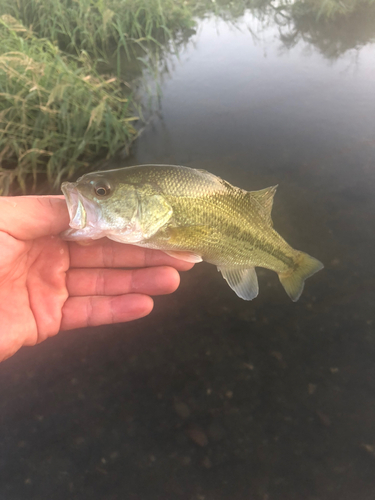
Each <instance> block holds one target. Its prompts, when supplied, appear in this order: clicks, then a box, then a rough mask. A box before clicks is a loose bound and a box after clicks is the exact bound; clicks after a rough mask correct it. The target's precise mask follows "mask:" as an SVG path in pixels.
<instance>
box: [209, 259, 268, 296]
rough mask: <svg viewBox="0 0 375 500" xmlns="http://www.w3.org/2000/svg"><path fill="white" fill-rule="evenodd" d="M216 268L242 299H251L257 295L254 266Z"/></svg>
mask: <svg viewBox="0 0 375 500" xmlns="http://www.w3.org/2000/svg"><path fill="white" fill-rule="evenodd" d="M218 270H219V271H220V272H221V274H222V275H223V278H224V279H225V280H226V281H227V283H228V285H229V286H230V287H231V289H232V290H234V291H235V292H236V294H237V295H238V296H239V297H241V299H244V300H253V299H255V297H256V296H257V295H258V292H259V286H258V278H257V275H256V272H255V268H254V267H249V268H247V269H238V268H237V269H231V268H228V267H218Z"/></svg>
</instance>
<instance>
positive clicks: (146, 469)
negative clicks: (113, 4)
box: [0, 12, 375, 500]
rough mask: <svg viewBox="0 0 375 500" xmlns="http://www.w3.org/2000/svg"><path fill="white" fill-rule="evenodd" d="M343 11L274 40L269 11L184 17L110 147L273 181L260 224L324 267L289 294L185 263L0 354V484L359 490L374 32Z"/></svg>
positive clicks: (369, 333)
mask: <svg viewBox="0 0 375 500" xmlns="http://www.w3.org/2000/svg"><path fill="white" fill-rule="evenodd" d="M368 17H369V19H372V18H371V17H370V16H368ZM364 18H365V16H364ZM364 18H363V19H364ZM351 23H352V24H350V23H349V24H347V25H345V26H341V28H340V26H338V27H337V30H336V31H335V30H332V37H333V38H334V36H335V37H336V38H335V39H334V40H333V41H332V40H331V42H332V43H328V42H329V40H328V41H327V38H326V31H324V30H323V28H322V30H321V31H317V32H313V31H312V32H311V33H310V36H309V32H308V31H306V29H305V28H306V26H302V27H300V31H298V36H297V35H296V37H295V41H296V43H295V44H294V45H293V46H290V47H287V46H286V45H285V43H284V42H283V40H285V33H286V32H290V30H289V31H288V30H286V28H285V27H282V26H280V24H279V25H278V24H277V23H276V22H275V18H274V17H267V16H266V17H263V18H262V17H259V16H257V15H256V13H254V12H253V13H251V12H247V13H246V15H245V16H243V17H241V18H239V19H236V22H235V24H234V25H233V24H228V23H225V22H223V21H217V20H215V19H214V18H212V17H210V18H208V19H205V20H203V21H201V22H200V24H199V29H198V31H197V33H196V35H194V36H193V37H192V38H191V40H190V42H189V43H188V44H187V45H186V47H185V49H183V50H182V52H181V53H180V57H179V58H178V59H172V60H169V73H168V74H164V75H163V83H162V85H161V89H162V94H161V97H160V102H159V108H158V111H157V113H156V114H155V116H154V118H153V120H152V121H151V124H150V126H149V127H148V128H147V129H146V130H145V132H144V133H143V134H142V136H141V137H140V139H139V140H138V142H137V144H136V147H135V148H134V152H133V156H132V158H130V159H129V160H128V161H127V163H128V164H141V163H149V162H150V163H172V164H183V165H187V166H191V167H195V168H205V169H207V170H209V171H211V172H212V173H214V174H217V175H220V176H222V177H224V178H225V179H227V180H228V181H230V182H231V183H233V184H235V185H239V186H241V187H242V188H244V189H249V190H252V189H260V188H264V187H266V186H269V185H273V184H279V189H278V192H277V194H276V199H275V204H274V209H273V220H274V225H275V228H276V229H277V230H278V231H279V232H280V234H281V235H282V236H283V237H285V239H286V240H287V241H288V242H289V243H290V244H292V246H294V247H296V248H299V249H301V250H304V251H306V252H308V253H310V254H311V255H313V256H315V257H317V258H319V259H320V260H321V261H322V262H323V263H324V264H325V269H324V270H323V271H321V272H319V273H318V274H317V275H315V276H314V277H312V278H310V279H308V280H307V282H306V287H305V291H304V293H303V295H302V297H301V299H300V301H299V302H298V303H296V304H293V303H292V302H291V301H290V299H289V298H288V297H287V296H286V294H285V292H284V290H283V289H282V287H281V285H280V283H279V282H278V279H277V276H276V275H275V274H274V273H271V272H268V271H263V270H260V272H259V273H258V274H259V284H260V295H259V297H258V298H257V299H256V300H254V301H253V302H251V303H247V302H244V301H241V300H240V299H238V298H237V297H236V295H235V294H234V293H233V292H232V291H231V290H230V289H229V287H228V286H227V285H226V283H225V282H224V280H223V279H222V278H221V276H220V275H219V273H217V271H216V269H215V268H214V267H213V266H209V265H206V264H200V265H197V266H195V268H194V269H193V271H191V272H189V273H186V274H185V275H183V276H182V285H181V287H180V289H179V290H178V291H177V292H176V293H175V294H173V295H172V296H169V297H160V298H157V300H156V301H155V302H156V305H155V310H154V312H153V313H152V315H151V316H150V317H148V318H145V319H143V320H141V321H137V322H134V323H130V324H127V325H117V326H115V327H111V328H108V327H102V328H97V329H93V330H91V331H89V330H83V331H77V332H66V333H64V334H61V335H59V336H57V337H56V338H53V339H51V340H49V341H47V342H45V343H44V344H41V345H40V346H38V347H36V348H32V349H24V350H22V351H21V352H20V353H18V354H17V355H16V356H15V357H13V358H12V359H10V360H8V361H7V362H5V363H4V364H2V365H1V366H0V373H1V378H2V389H1V392H2V397H1V403H0V404H1V412H0V414H1V419H2V435H3V447H2V448H3V451H2V456H1V457H0V466H1V476H0V477H1V480H0V491H1V492H2V493H1V498H4V500H13V499H17V500H18V499H21V498H28V499H31V498H33V499H34V498H35V499H39V498H56V499H59V498H61V499H66V498H77V499H86V498H87V499H89V498H90V499H96V498H97V499H102V498H106V499H121V500H122V499H126V500H127V499H131V500H133V499H140V500H148V499H150V500H151V499H152V500H154V499H161V500H168V499H173V500H174V499H184V500H185V499H187V500H202V499H205V500H224V499H225V500H227V499H231V500H232V499H233V500H249V499H251V500H253V499H255V500H258V499H259V500H273V499H275V500H284V499H285V500H318V499H321V500H331V499H332V500H336V499H338V498H340V500H353V498H358V499H359V500H367V499H373V498H375V479H374V477H375V474H374V473H375V426H374V422H375V331H374V324H375V323H374V321H375V318H374V299H375V286H374V284H375V268H374V264H373V254H374V248H375V241H374V240H375V237H374V218H375V217H374V214H375V201H374V195H373V193H374V192H375V120H374V116H375V114H374V111H375V94H374V84H375V64H374V63H375V57H374V53H375V52H374V49H375V46H374V43H373V42H372V43H371V39H372V40H374V34H371V31H369V28H368V26H367V25H366V30H365V29H364V28H363V29H362V30H359V31H358V30H357V28H358V26H357V25H358V22H357V20H356V18H354V19H352V21H351ZM363 23H364V21H363ZM363 27H365V24H363ZM340 29H341V31H340ZM356 30H357V31H356ZM292 31H293V30H292ZM280 32H281V33H282V36H281V35H280ZM364 32H366V33H367V37H366V39H364V38H365V37H364V36H363V33H364ZM373 33H375V30H373ZM338 35H340V36H339V37H338ZM337 39H340V41H341V42H340V43H337ZM337 47H339V49H340V50H338V49H337ZM334 49H335V50H334ZM345 49H347V50H345ZM332 54H333V55H332Z"/></svg>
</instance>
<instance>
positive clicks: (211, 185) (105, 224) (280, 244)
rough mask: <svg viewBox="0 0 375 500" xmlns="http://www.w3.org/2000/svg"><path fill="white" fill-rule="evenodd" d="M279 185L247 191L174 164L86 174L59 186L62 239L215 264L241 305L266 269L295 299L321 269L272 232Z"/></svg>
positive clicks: (253, 293)
mask: <svg viewBox="0 0 375 500" xmlns="http://www.w3.org/2000/svg"><path fill="white" fill-rule="evenodd" d="M276 188H277V186H271V187H268V188H265V189H261V190H259V191H245V190H243V189H241V188H239V187H235V186H232V185H231V184H230V183H229V182H227V181H225V180H223V179H221V178H220V177H217V176H216V175H214V174H212V173H210V172H207V171H206V170H199V169H194V168H190V167H184V166H176V165H137V166H134V167H125V168H119V169H115V170H107V171H99V172H90V173H87V174H85V175H83V176H82V177H80V178H79V179H78V180H77V181H76V182H64V183H63V184H62V186H61V189H62V192H63V194H64V196H65V199H66V203H67V207H68V210H69V215H70V229H68V230H66V231H65V232H64V233H62V237H63V239H65V240H69V241H80V240H90V239H92V240H95V239H98V238H103V237H107V238H109V239H111V240H114V241H117V242H120V243H126V244H132V245H138V246H140V247H146V248H152V249H158V250H162V251H163V252H165V253H166V254H168V255H171V256H172V257H175V258H177V259H181V260H185V261H188V262H194V263H197V262H201V261H205V262H208V263H211V264H214V265H216V266H217V268H218V270H219V271H220V272H221V274H222V275H223V277H224V279H225V280H226V281H227V283H228V285H229V286H230V287H231V288H232V289H233V290H234V292H235V293H236V294H237V295H238V296H239V297H241V298H242V299H244V300H252V299H254V298H255V297H256V296H257V295H258V292H259V285H258V279H257V274H256V270H255V268H256V267H263V268H267V269H270V270H272V271H275V272H276V273H277V274H278V276H279V279H280V282H281V284H282V286H283V287H284V289H285V291H286V293H287V294H288V295H289V297H290V298H291V299H292V301H294V302H295V301H297V300H298V299H299V297H300V296H301V294H302V291H303V288H304V282H305V280H306V278H308V277H310V276H312V275H313V274H315V273H316V272H318V271H320V270H321V269H322V268H323V267H324V266H323V264H322V263H321V262H320V261H319V260H317V259H315V258H314V257H311V256H310V255H308V254H307V253H304V252H301V251H299V250H295V249H293V248H292V247H291V246H290V245H289V244H288V243H287V242H286V241H285V240H284V239H283V238H282V237H281V236H280V235H279V234H278V233H277V232H276V231H275V229H274V228H273V223H272V219H271V210H272V205H273V199H274V195H275V192H276Z"/></svg>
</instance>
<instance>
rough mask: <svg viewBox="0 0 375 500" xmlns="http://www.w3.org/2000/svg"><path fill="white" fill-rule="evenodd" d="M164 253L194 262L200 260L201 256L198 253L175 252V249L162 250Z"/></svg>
mask: <svg viewBox="0 0 375 500" xmlns="http://www.w3.org/2000/svg"><path fill="white" fill-rule="evenodd" d="M163 251H164V253H166V254H167V255H170V256H171V257H174V258H175V259H180V260H184V261H185V262H193V263H194V264H197V263H198V262H202V260H203V259H202V257H201V256H200V255H197V254H196V253H193V252H177V251H175V252H174V251H173V250H171V251H169V250H168V251H167V250H163Z"/></svg>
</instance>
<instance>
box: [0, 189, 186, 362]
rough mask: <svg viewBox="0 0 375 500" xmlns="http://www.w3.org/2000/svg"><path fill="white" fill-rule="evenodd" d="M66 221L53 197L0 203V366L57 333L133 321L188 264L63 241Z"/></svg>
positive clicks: (108, 244)
mask: <svg viewBox="0 0 375 500" xmlns="http://www.w3.org/2000/svg"><path fill="white" fill-rule="evenodd" d="M15 200H16V201H15ZM68 221H69V217H68V213H67V209H66V205H65V203H64V201H63V200H62V199H61V197H18V198H0V361H1V360H2V359H5V358H7V357H9V356H11V355H12V354H14V353H15V352H16V351H17V350H18V349H19V348H20V347H21V346H23V345H34V344H36V343H38V342H41V341H43V340H45V339H46V338H47V337H49V336H52V335H55V334H56V333H58V331H59V330H69V329H72V328H79V327H84V326H90V325H101V324H110V323H118V322H124V321H130V320H133V319H137V318H141V317H143V316H145V315H146V314H148V313H149V312H150V311H151V310H152V307H153V301H152V299H151V297H150V295H160V294H165V293H171V292H173V291H174V290H175V289H176V288H177V287H178V284H179V275H178V273H177V270H182V271H183V270H187V269H190V268H191V267H192V264H189V263H186V262H183V261H179V260H176V259H173V258H172V257H169V256H167V255H166V254H164V253H163V252H159V251H156V250H155V251H154V250H146V249H143V248H139V247H134V246H131V245H123V244H120V243H115V242H113V241H109V240H107V239H106V238H103V239H101V240H98V241H96V242H94V243H93V244H92V245H89V246H81V245H78V244H76V243H72V242H69V243H67V242H66V241H63V240H62V239H61V238H60V237H59V236H58V235H59V234H60V232H61V231H63V230H64V229H66V228H67V226H68ZM125 267H126V268H127V269H123V268H125ZM129 268H130V269H129ZM131 268H134V269H131Z"/></svg>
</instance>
